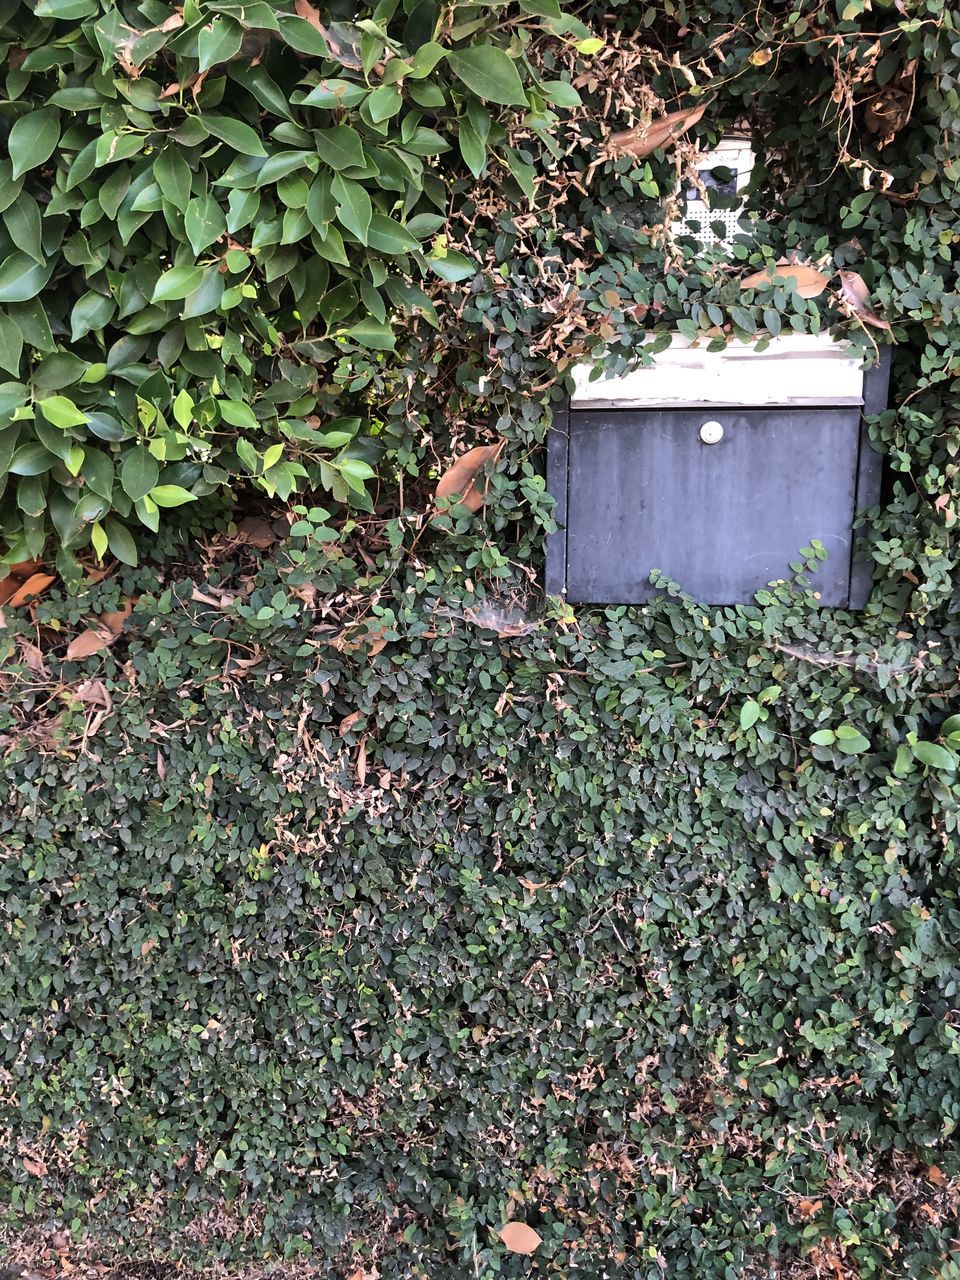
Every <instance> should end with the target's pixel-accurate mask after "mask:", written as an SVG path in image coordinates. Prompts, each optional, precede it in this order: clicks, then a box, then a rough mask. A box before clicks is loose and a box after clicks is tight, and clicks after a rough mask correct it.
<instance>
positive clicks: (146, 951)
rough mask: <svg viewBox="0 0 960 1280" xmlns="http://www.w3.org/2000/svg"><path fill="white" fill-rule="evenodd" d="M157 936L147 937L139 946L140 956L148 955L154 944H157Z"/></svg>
mask: <svg viewBox="0 0 960 1280" xmlns="http://www.w3.org/2000/svg"><path fill="white" fill-rule="evenodd" d="M157 943H158V939H157V938H148V939H147V940H146V942H144V943H143V944H142V946H141V947H140V954H141V956H148V955H149V954H150V952H151V951H152V950H153V948H154V947H155V946H157Z"/></svg>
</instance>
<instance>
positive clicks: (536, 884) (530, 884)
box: [517, 876, 550, 893]
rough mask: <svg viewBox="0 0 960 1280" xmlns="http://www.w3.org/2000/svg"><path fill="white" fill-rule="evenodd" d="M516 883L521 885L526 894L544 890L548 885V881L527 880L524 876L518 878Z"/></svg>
mask: <svg viewBox="0 0 960 1280" xmlns="http://www.w3.org/2000/svg"><path fill="white" fill-rule="evenodd" d="M517 882H518V883H519V884H521V885H523V887H524V889H526V891H527V893H536V892H537V890H538V889H545V888H546V887H547V885H548V884H549V883H550V881H549V880H528V879H527V877H526V876H519V877H518V881H517Z"/></svg>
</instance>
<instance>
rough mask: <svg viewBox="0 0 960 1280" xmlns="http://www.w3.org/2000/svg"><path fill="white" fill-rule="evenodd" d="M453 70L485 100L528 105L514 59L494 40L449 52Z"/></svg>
mask: <svg viewBox="0 0 960 1280" xmlns="http://www.w3.org/2000/svg"><path fill="white" fill-rule="evenodd" d="M447 62H448V64H449V66H450V70H451V71H452V72H453V74H454V75H455V76H457V77H458V79H460V80H462V81H463V83H464V84H465V85H466V86H467V88H468V89H469V90H470V91H471V92H472V93H475V94H476V95H477V97H478V98H483V100H484V101H485V102H498V103H500V104H501V106H505V107H525V106H526V105H527V95H526V94H525V93H524V91H523V84H522V83H521V80H520V75H519V73H518V71H517V68H516V65H515V64H514V62H513V59H512V58H510V57H509V56H508V54H506V53H505V52H504V51H503V49H498V48H497V47H496V46H495V45H492V44H482V45H477V46H475V47H474V48H472V49H456V50H452V51H451V52H450V53H448V54H447Z"/></svg>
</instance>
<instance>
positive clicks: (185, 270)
mask: <svg viewBox="0 0 960 1280" xmlns="http://www.w3.org/2000/svg"><path fill="white" fill-rule="evenodd" d="M202 279H203V267H171V268H170V270H169V271H165V272H164V273H163V275H162V276H161V277H160V279H159V280H158V281H157V284H156V288H155V289H154V291H153V299H152V301H153V302H176V301H178V300H179V299H180V298H185V297H186V296H187V294H188V293H193V291H194V289H197V288H199V286H200V282H201V280H202Z"/></svg>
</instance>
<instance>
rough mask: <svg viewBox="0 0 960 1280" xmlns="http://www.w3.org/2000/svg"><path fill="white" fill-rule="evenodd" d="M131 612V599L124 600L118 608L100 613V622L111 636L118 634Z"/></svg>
mask: <svg viewBox="0 0 960 1280" xmlns="http://www.w3.org/2000/svg"><path fill="white" fill-rule="evenodd" d="M132 612H133V601H132V600H129V599H128V600H124V601H123V603H122V605H121V606H120V608H119V609H117V610H115V611H113V612H109V613H101V615H100V622H101V623H102V624H103V626H105V627H106V628H107V630H108V631H109V632H110V634H111V635H112V636H118V635H119V634H120V632H121V631H122V630H123V624H124V623H125V622H126V620H127V619H128V618H129V617H130V614H131V613H132Z"/></svg>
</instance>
